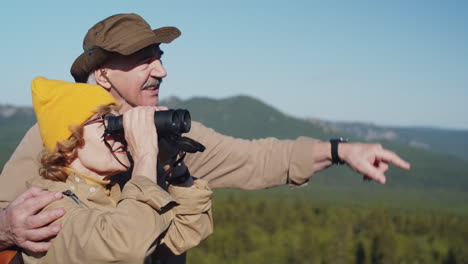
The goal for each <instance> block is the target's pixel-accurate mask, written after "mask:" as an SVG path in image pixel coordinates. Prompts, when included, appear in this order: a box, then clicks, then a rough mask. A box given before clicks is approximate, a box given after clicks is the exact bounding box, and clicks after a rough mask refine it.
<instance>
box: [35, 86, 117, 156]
mask: <svg viewBox="0 0 468 264" xmlns="http://www.w3.org/2000/svg"><path fill="white" fill-rule="evenodd" d="M31 90H32V101H33V107H34V112H36V117H37V122H38V124H39V131H40V132H41V136H42V142H43V143H44V146H45V147H47V149H49V151H53V150H54V148H55V146H56V145H57V142H60V141H63V140H67V139H68V138H70V136H71V134H72V133H71V131H70V129H69V127H70V126H71V125H74V124H76V125H81V124H83V123H84V122H85V121H86V120H88V119H89V118H90V117H91V116H93V115H94V114H95V113H94V112H93V110H96V109H97V108H98V106H99V105H110V104H114V105H117V102H116V101H115V99H114V97H112V95H111V94H110V93H109V92H107V91H106V90H104V88H102V87H101V86H99V85H90V84H84V83H69V82H64V81H56V80H48V79H46V78H43V77H38V78H36V79H34V80H33V81H32V84H31Z"/></svg>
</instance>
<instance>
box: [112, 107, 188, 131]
mask: <svg viewBox="0 0 468 264" xmlns="http://www.w3.org/2000/svg"><path fill="white" fill-rule="evenodd" d="M154 124H155V125H156V130H157V131H158V136H159V137H169V136H180V135H181V134H182V133H187V132H189V131H190V128H191V125H192V119H191V117H190V113H189V111H188V110H185V109H175V110H174V109H169V110H165V111H157V112H154ZM106 129H107V132H108V133H109V134H111V135H112V134H122V133H123V132H124V131H123V118H122V116H114V117H110V118H109V119H108V120H107V128H106Z"/></svg>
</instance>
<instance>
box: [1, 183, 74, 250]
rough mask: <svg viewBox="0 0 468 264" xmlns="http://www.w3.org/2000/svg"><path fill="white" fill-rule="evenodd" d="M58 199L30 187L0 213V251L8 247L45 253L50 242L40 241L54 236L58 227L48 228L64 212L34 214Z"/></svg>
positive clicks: (56, 194)
mask: <svg viewBox="0 0 468 264" xmlns="http://www.w3.org/2000/svg"><path fill="white" fill-rule="evenodd" d="M61 198H62V194H61V193H55V192H47V191H43V190H41V189H39V188H37V187H31V188H29V189H28V190H26V191H25V192H23V193H22V194H20V195H19V196H18V197H16V199H15V200H13V201H12V202H11V203H10V204H9V205H8V207H7V208H6V209H5V210H3V211H0V250H3V249H6V248H8V247H11V246H14V245H16V246H18V247H21V248H25V249H27V250H29V251H32V252H45V251H47V250H48V249H49V247H50V246H51V242H44V241H43V240H46V239H49V238H52V237H54V236H56V235H57V234H58V233H59V232H60V230H61V226H60V225H50V226H47V225H48V224H50V223H51V222H53V221H55V220H57V219H58V218H60V217H62V216H63V215H64V214H65V210H64V209H54V210H50V211H45V212H41V213H39V214H36V213H37V212H39V211H40V210H41V209H43V208H44V207H46V206H47V205H49V204H50V203H52V202H54V201H56V200H59V199H61Z"/></svg>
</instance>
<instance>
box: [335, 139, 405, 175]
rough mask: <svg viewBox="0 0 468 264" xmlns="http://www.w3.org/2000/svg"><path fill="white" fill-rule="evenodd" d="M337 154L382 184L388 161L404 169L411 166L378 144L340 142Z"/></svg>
mask: <svg viewBox="0 0 468 264" xmlns="http://www.w3.org/2000/svg"><path fill="white" fill-rule="evenodd" d="M338 156H339V157H340V158H341V159H342V160H343V161H345V162H346V163H347V164H348V166H349V167H351V168H352V169H354V170H355V171H357V172H359V173H361V174H364V176H367V177H369V178H370V179H372V180H375V181H378V182H380V183H382V184H384V183H385V182H386V176H385V172H386V171H387V170H388V163H390V162H391V163H393V164H394V165H395V166H397V167H400V168H402V169H405V170H409V169H410V168H411V166H410V164H409V163H408V162H406V161H404V160H403V159H402V158H400V157H399V156H398V155H397V154H395V153H394V152H392V151H390V150H387V149H384V148H383V147H382V145H380V144H365V143H342V144H340V145H339V147H338Z"/></svg>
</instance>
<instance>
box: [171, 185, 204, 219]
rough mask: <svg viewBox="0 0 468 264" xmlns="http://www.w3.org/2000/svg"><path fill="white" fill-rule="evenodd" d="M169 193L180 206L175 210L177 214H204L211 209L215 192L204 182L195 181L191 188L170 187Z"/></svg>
mask: <svg viewBox="0 0 468 264" xmlns="http://www.w3.org/2000/svg"><path fill="white" fill-rule="evenodd" d="M168 191H169V193H170V194H171V195H172V196H173V197H174V198H175V199H176V200H177V203H178V204H179V205H178V206H176V207H174V209H173V210H174V212H175V213H176V214H181V215H195V214H202V213H205V212H207V211H208V210H209V209H210V208H211V195H212V194H213V192H212V191H211V189H210V187H208V183H207V182H206V181H204V180H200V179H196V180H195V179H194V182H193V186H191V187H179V186H173V185H169V189H168Z"/></svg>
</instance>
